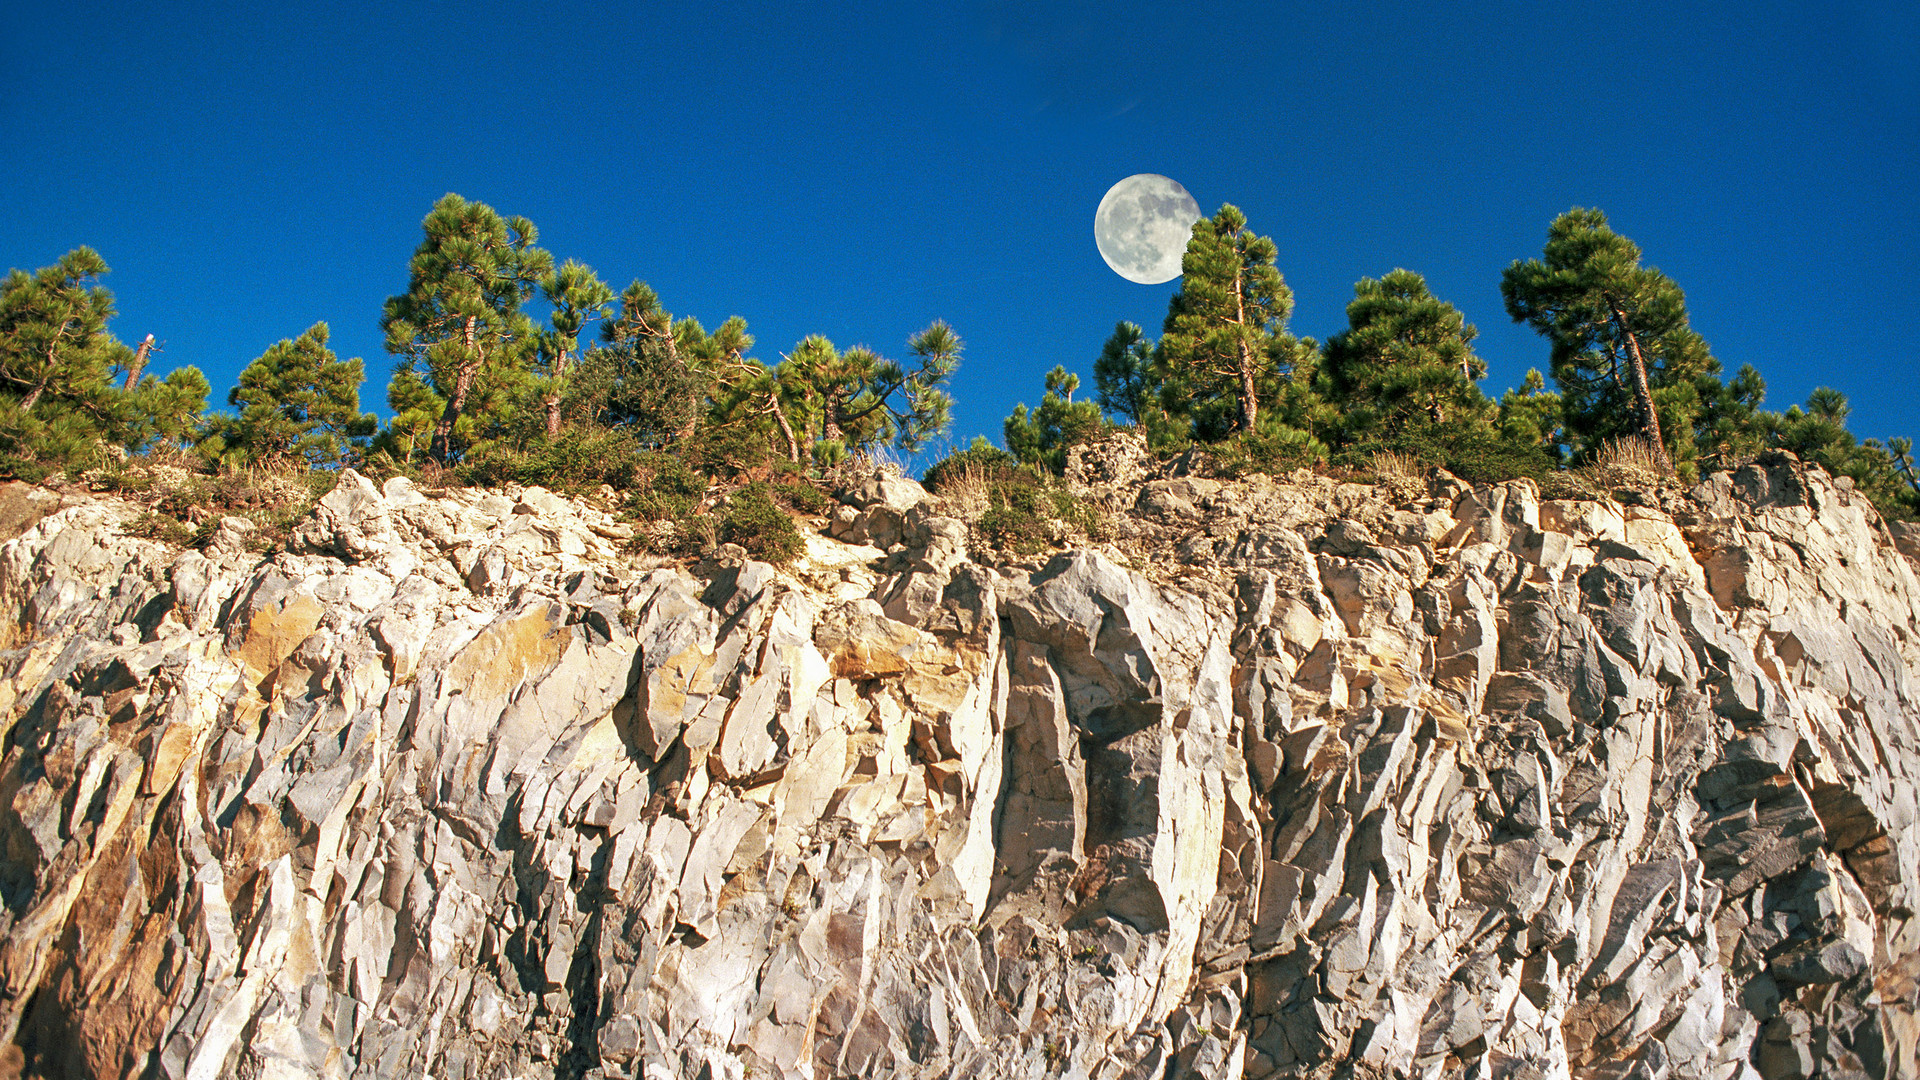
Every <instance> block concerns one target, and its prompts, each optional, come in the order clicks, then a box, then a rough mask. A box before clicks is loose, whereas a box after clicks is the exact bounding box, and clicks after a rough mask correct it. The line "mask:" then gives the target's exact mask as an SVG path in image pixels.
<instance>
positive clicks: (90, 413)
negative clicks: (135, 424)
mask: <svg viewBox="0 0 1920 1080" xmlns="http://www.w3.org/2000/svg"><path fill="white" fill-rule="evenodd" d="M107 272H108V271H107V264H106V262H105V261H104V260H103V259H101V258H100V256H99V254H98V253H97V252H95V251H94V250H93V249H92V248H88V247H79V248H75V249H73V250H72V251H70V252H68V253H67V254H66V255H64V256H62V257H61V258H60V261H59V262H57V263H55V264H54V265H52V266H47V267H42V268H41V269H39V270H37V271H35V272H34V273H32V274H28V273H27V272H26V271H24V270H13V271H10V272H9V273H8V274H7V276H6V279H5V281H4V282H0V466H4V467H6V468H7V469H8V471H11V472H14V473H15V474H32V473H35V472H38V473H40V475H45V473H46V472H48V471H52V470H53V469H58V468H60V467H63V466H73V467H80V468H85V467H87V466H89V465H91V464H93V463H95V462H96V461H98V460H99V456H100V451H101V445H102V442H103V440H106V439H110V438H114V437H116V436H120V435H122V434H123V433H124V432H125V429H126V427H127V420H128V417H127V415H126V407H125V403H124V402H123V401H122V399H121V395H120V394H119V393H118V392H117V391H116V389H115V388H114V387H113V386H112V383H111V373H112V369H113V368H114V367H115V366H116V365H120V366H124V365H125V364H127V363H128V362H129V361H130V360H131V358H132V356H133V353H132V350H130V349H128V348H127V347H126V346H125V345H122V344H121V343H120V342H119V341H117V340H115V339H114V337H113V335H112V334H110V333H108V332H107V320H108V319H110V318H112V317H113V314H114V310H113V294H112V293H110V292H108V291H107V289H106V288H105V287H103V286H101V285H99V284H97V283H98V281H99V280H100V278H101V277H102V276H104V275H105V274H106V273H107ZM36 465H37V466H39V468H36V467H35V466H36Z"/></svg>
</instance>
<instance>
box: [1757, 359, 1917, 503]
mask: <svg viewBox="0 0 1920 1080" xmlns="http://www.w3.org/2000/svg"><path fill="white" fill-rule="evenodd" d="M1850 412H1852V406H1851V405H1850V404H1849V403H1848V402H1847V397H1846V395H1845V394H1842V393H1841V392H1840V391H1838V390H1835V389H1833V388H1832V387H1830V386H1822V387H1819V388H1818V389H1816V390H1814V392H1813V393H1812V394H1810V395H1808V396H1807V403H1806V406H1805V407H1804V408H1803V407H1801V406H1799V405H1792V406H1788V408H1787V411H1786V412H1784V413H1767V412H1763V413H1758V414H1756V415H1755V418H1754V427H1755V428H1756V429H1757V430H1758V432H1759V433H1760V441H1762V442H1764V443H1765V444H1766V445H1768V446H1776V447H1779V448H1781V449H1783V450H1789V451H1792V452H1793V453H1794V454H1795V455H1797V456H1798V457H1799V458H1800V459H1801V460H1803V461H1810V462H1813V463H1814V464H1817V465H1819V466H1820V467H1821V468H1823V469H1825V470H1827V472H1829V473H1832V474H1833V475H1834V476H1844V477H1847V478H1848V479H1850V480H1852V481H1853V484H1854V487H1855V488H1856V489H1858V490H1859V491H1860V492H1861V493H1862V494H1864V495H1866V496H1867V498H1868V499H1870V500H1871V501H1872V502H1873V503H1874V505H1875V506H1876V507H1877V508H1878V509H1879V510H1880V511H1881V513H1882V514H1884V515H1886V516H1887V517H1891V518H1897V519H1906V518H1911V517H1913V516H1914V515H1915V514H1916V512H1920V487H1916V486H1915V485H1914V483H1913V478H1912V476H1911V474H1910V473H1906V472H1903V470H1902V469H1901V468H1900V460H1899V458H1897V457H1896V456H1895V454H1894V452H1893V451H1892V450H1891V449H1890V448H1889V447H1888V446H1886V445H1883V444H1881V443H1880V442H1878V441H1877V440H1873V439H1869V440H1867V441H1866V442H1865V443H1861V442H1858V441H1856V440H1855V438H1854V436H1853V433H1852V432H1850V431H1848V430H1847V415H1848V413H1850ZM1894 442H1897V443H1898V444H1899V451H1900V457H1904V458H1906V459H1907V460H1908V464H1909V467H1910V466H1911V450H1912V444H1911V442H1909V441H1908V440H1904V439H1902V440H1894Z"/></svg>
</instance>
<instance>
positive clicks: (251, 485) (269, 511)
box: [82, 455, 339, 552]
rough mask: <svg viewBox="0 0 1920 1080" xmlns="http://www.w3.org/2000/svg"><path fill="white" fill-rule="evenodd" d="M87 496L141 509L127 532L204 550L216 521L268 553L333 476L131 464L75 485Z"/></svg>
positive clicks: (142, 461) (293, 469)
mask: <svg viewBox="0 0 1920 1080" xmlns="http://www.w3.org/2000/svg"><path fill="white" fill-rule="evenodd" d="M82 480H83V482H84V483H85V484H86V485H87V486H88V487H89V488H91V489H92V490H95V491H100V492H104V493H106V494H111V495H118V496H120V497H121V498H124V499H126V500H128V501H129V502H133V503H137V504H140V505H143V506H144V507H146V512H145V513H144V514H142V515H140V516H139V517H138V518H135V519H134V520H133V521H132V522H131V523H129V524H128V526H127V532H128V533H129V534H131V535H134V536H142V537H145V538H147V539H149V540H159V541H161V542H163V543H169V544H176V545H179V546H181V547H196V548H197V547H204V546H205V545H206V544H207V543H208V541H210V540H212V539H213V536H214V534H215V533H217V532H218V531H219V528H220V521H221V519H222V518H227V517H236V518H240V519H242V520H244V521H246V522H247V523H248V524H249V525H250V526H252V527H251V528H250V529H248V530H246V538H247V547H248V549H249V550H252V551H259V552H267V551H274V550H277V549H278V548H280V547H281V546H283V545H285V543H286V542H287V538H288V536H289V535H291V533H292V531H293V527H294V525H296V524H297V523H299V521H300V520H301V519H302V518H304V517H306V516H307V515H308V514H310V513H312V512H313V505H314V503H316V502H318V501H320V498H321V497H322V496H324V495H325V494H326V493H327V492H329V491H332V490H333V486H334V484H335V483H336V482H337V481H338V480H339V474H338V473H334V472H330V471H319V470H312V469H307V468H304V467H301V466H298V465H293V464H286V465H277V466H276V465H251V466H242V467H231V466H230V467H224V468H218V469H211V470H209V469H207V468H206V467H205V466H203V465H201V464H200V462H199V459H197V458H192V457H187V456H184V455H182V456H180V457H178V458H175V459H167V458H164V457H148V458H134V459H130V460H127V461H116V462H112V463H109V464H108V465H107V466H106V467H104V468H101V469H96V470H93V471H92V472H89V473H86V474H85V475H84V476H83V477H82Z"/></svg>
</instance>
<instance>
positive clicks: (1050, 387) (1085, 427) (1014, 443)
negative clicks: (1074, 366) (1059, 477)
mask: <svg viewBox="0 0 1920 1080" xmlns="http://www.w3.org/2000/svg"><path fill="white" fill-rule="evenodd" d="M1079 387H1080V376H1078V375H1075V374H1073V373H1071V372H1069V371H1068V370H1067V369H1066V368H1065V367H1062V366H1059V365H1057V364H1056V365H1055V366H1054V369H1053V370H1052V371H1050V372H1048V373H1047V391H1046V395H1045V396H1044V397H1042V398H1041V399H1040V407H1039V408H1037V409H1034V410H1032V411H1031V412H1029V411H1028V409H1027V406H1026V403H1025V402H1022V403H1020V404H1019V405H1016V406H1014V408H1013V415H1012V416H1009V417H1007V419H1006V422H1005V423H1004V424H1003V425H1002V432H1003V434H1004V435H1005V436H1006V440H1007V449H1008V450H1009V451H1011V452H1012V453H1013V456H1014V457H1016V458H1018V459H1019V460H1020V461H1022V462H1023V463H1025V464H1028V465H1044V466H1046V467H1047V468H1048V469H1050V470H1052V471H1053V472H1056V473H1058V472H1061V471H1062V470H1064V469H1065V468H1066V464H1067V448H1068V447H1071V446H1074V445H1076V444H1078V443H1083V442H1086V441H1087V440H1088V439H1091V438H1093V437H1094V436H1095V435H1097V434H1099V432H1100V426H1101V425H1100V407H1099V406H1098V405H1096V404H1094V403H1093V402H1091V401H1075V400H1073V392H1074V391H1075V390H1077V389H1079Z"/></svg>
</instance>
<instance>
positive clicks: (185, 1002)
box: [0, 455, 1920, 1080]
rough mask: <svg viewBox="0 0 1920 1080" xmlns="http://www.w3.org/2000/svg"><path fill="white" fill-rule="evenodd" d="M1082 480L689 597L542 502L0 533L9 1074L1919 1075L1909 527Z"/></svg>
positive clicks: (1917, 763) (354, 489) (724, 571)
mask: <svg viewBox="0 0 1920 1080" xmlns="http://www.w3.org/2000/svg"><path fill="white" fill-rule="evenodd" d="M1082 464H1084V463H1082ZM1121 482H1122V483H1124V484H1125V485H1126V486H1124V487H1112V486H1109V487H1105V488H1102V489H1098V490H1094V491H1091V492H1090V493H1089V498H1092V499H1095V500H1096V501H1104V502H1106V503H1107V504H1108V505H1109V506H1110V507H1112V508H1114V509H1115V510H1116V511H1119V516H1117V517H1116V520H1115V527H1114V529H1113V537H1114V540H1113V541H1112V542H1111V544H1110V545H1109V546H1107V547H1105V548H1103V549H1101V550H1071V551H1063V552H1061V553H1059V554H1056V555H1054V556H1053V557H1051V558H1050V559H1046V560H1044V561H1029V562H1026V563H1021V562H1017V561H1009V560H1002V559H997V558H994V557H992V553H991V552H986V551H982V550H979V548H978V546H977V545H974V547H973V549H972V550H970V546H969V532H968V529H967V527H966V526H965V524H964V523H963V522H961V521H960V520H957V519H955V518H953V517H949V516H945V515H946V514H947V513H948V511H947V510H946V509H945V508H944V507H943V505H942V504H941V503H940V502H939V501H938V500H929V499H927V498H926V496H925V495H924V493H923V492H921V491H920V490H919V488H918V485H915V484H912V483H911V482H909V481H902V480H899V479H897V478H889V477H885V476H880V477H874V478H871V479H870V480H868V481H867V482H865V483H863V484H860V485H856V486H855V487H854V488H853V489H852V490H850V491H849V492H848V493H847V496H846V499H845V503H846V505H845V506H843V507H842V508H841V509H840V510H839V511H838V513H837V515H836V516H835V518H834V519H833V523H832V528H831V531H832V532H833V534H834V535H835V536H837V537H839V538H840V539H829V538H827V537H820V536H816V537H812V538H810V539H809V548H808V552H807V554H806V556H805V557H804V558H803V559H802V560H801V561H800V563H798V564H797V565H796V566H795V567H794V568H792V569H790V570H776V569H774V568H772V567H770V566H767V565H764V564H760V563H755V562H750V561H744V560H740V559H726V558H722V559H721V560H720V561H719V563H718V564H709V565H707V566H705V567H704V568H702V570H701V572H700V573H698V574H696V573H693V572H690V571H689V570H687V569H684V568H680V567H677V566H661V565H655V564H653V563H644V562H640V561H636V560H634V559H633V558H631V557H627V556H623V555H622V554H621V553H620V541H621V540H622V539H623V538H624V537H625V535H626V534H627V529H626V527H625V526H623V525H621V524H619V523H617V522H615V521H614V520H612V519H611V518H609V517H608V516H606V515H605V514H603V513H601V512H599V511H597V510H595V509H592V508H591V507H589V506H586V505H583V504H580V503H576V502H573V501H570V500H566V499H562V498H558V497H556V496H554V495H551V494H549V493H546V492H544V491H540V490H538V489H529V490H526V491H517V492H514V493H511V494H499V493H485V492H474V491H450V492H446V493H442V494H434V495H429V494H426V493H423V492H420V491H417V490H415V489H414V488H412V487H411V486H410V485H409V484H407V483H406V482H405V481H404V480H395V481H392V482H390V483H389V484H387V485H386V487H385V488H384V490H377V489H375V488H374V486H373V485H372V484H370V483H369V482H367V481H366V480H364V479H362V478H360V477H359V476H356V475H354V474H352V473H347V474H345V475H344V476H343V478H342V481H341V483H340V485H339V487H338V489H337V490H335V491H334V493H333V494H331V495H329V496H328V497H327V498H326V499H325V500H323V502H322V504H321V506H320V507H319V509H318V510H317V511H316V512H315V514H314V515H313V516H312V517H311V518H310V519H308V520H307V521H306V522H304V523H303V524H302V525H301V526H300V527H299V529H298V530H297V532H296V535H295V537H294V541H293V543H292V545H291V551H290V552H289V553H286V554H280V555H276V556H274V557H272V558H263V557H262V556H259V555H256V554H251V553H249V552H247V550H246V548H245V544H244V542H243V537H242V536H241V535H240V534H239V532H238V531H237V528H238V523H235V525H234V526H233V527H230V528H226V529H223V530H222V531H221V532H219V533H217V534H216V535H215V536H214V538H213V541H212V542H211V543H210V544H209V545H208V546H207V547H206V549H205V550H204V551H179V550H175V549H171V548H168V547H165V546H163V545H160V544H156V543H153V542H149V541H145V540H140V539H135V538H132V537H129V536H127V535H126V533H125V531H124V528H125V526H126V524H127V523H128V521H129V520H130V519H131V518H132V517H133V516H134V514H135V509H134V508H132V507H130V506H126V505H123V504H120V503H117V502H115V501H114V500H112V499H105V498H103V499H81V500H78V501H77V502H73V503H72V504H71V505H65V506H59V507H57V508H55V507H53V506H50V505H43V503H44V502H45V500H44V499H42V500H41V502H40V503H31V504H30V503H29V502H28V501H24V500H26V499H27V497H26V496H25V495H23V494H20V493H19V492H17V491H16V492H15V493H14V494H13V496H11V497H10V504H9V505H10V506H11V503H13V502H18V503H20V506H18V507H13V508H12V509H8V510H7V511H6V513H5V515H4V516H5V517H6V519H7V520H8V521H9V522H12V523H13V526H12V527H13V529H16V530H24V531H23V532H20V533H19V535H18V536H17V537H15V538H14V539H12V540H11V541H9V542H8V543H6V544H5V545H4V547H0V596H3V597H4V602H5V603H6V604H7V606H8V610H10V611H12V612H14V613H16V614H15V618H14V619H13V620H12V621H11V622H10V623H9V624H8V625H7V626H6V627H5V629H4V637H5V640H4V644H5V645H6V646H7V647H6V649H5V650H4V651H3V652H0V731H3V732H4V736H5V737H4V748H5V759H4V766H3V768H0V842H3V843H4V845H5V847H4V860H0V1040H3V1041H4V1042H5V1044H6V1046H7V1049H6V1050H5V1053H4V1056H0V1072H6V1073H8V1074H12V1073H16V1072H17V1073H19V1074H20V1075H26V1076H45V1077H80V1076H87V1077H91V1076H115V1077H118V1076H148V1077H167V1078H175V1080H184V1078H192V1080H202V1078H211V1077H215V1076H241V1077H308V1076H312V1077H389V1076H419V1075H431V1076H433V1077H436V1078H450V1080H461V1078H492V1077H603V1076H604V1077H614V1076H636V1077H640V1076H644V1077H647V1078H684V1080H695V1078H701V1077H709V1078H741V1077H786V1078H797V1077H814V1078H825V1077H834V1076H898V1077H908V1076H914V1077H920V1076H925V1077H933V1076H941V1077H945V1076H953V1077H1000V1076H1004V1077H1015V1076H1019V1077H1028V1076H1032V1077H1039V1076H1082V1077H1160V1076H1168V1077H1184V1076H1205V1077H1242V1076H1245V1077H1256V1078H1257V1077H1268V1076H1286V1077H1335V1076H1343V1077H1361V1078H1373V1077H1412V1076H1422V1077H1437V1076H1477V1077H1492V1078H1514V1080H1520V1078H1536V1077H1538V1078H1546V1077H1582V1078H1601V1077H1607V1078H1613V1077H1618V1078H1626V1077H1636V1078H1649V1080H1657V1078H1662V1077H1675V1078H1680V1077H1714V1078H1735V1077H1751V1076H1755V1075H1757V1076H1760V1077H1765V1078H1769V1080H1772V1078H1783V1077H1811V1076H1830V1077H1852V1076H1861V1077H1868V1076H1887V1075H1892V1076H1913V1075H1916V1069H1917V1060H1920V1059H1917V1057H1916V1055H1920V1026H1916V1023H1915V1010H1916V995H1917V994H1920V981H1917V980H1920V961H1917V960H1916V955H1917V954H1920V928H1917V927H1916V925H1915V922H1914V912H1913V908H1914V887H1915V883H1916V881H1920V830H1916V828H1915V817H1916V809H1917V807H1916V795H1915V785H1914V779H1915V773H1916V771H1920V581H1917V580H1916V574H1915V566H1914V564H1913V563H1912V562H1911V561H1910V558H1911V557H1913V556H1915V555H1920V545H1916V544H1915V536H1914V534H1913V533H1912V532H1911V531H1909V530H1904V529H1902V527H1899V526H1893V527H1889V526H1887V525H1885V524H1883V523H1882V522H1881V521H1880V519H1879V518H1878V517H1877V515H1876V514H1875V513H1874V512H1873V510H1872V509H1871V508H1870V507H1869V506H1868V505H1867V503H1866V501H1865V500H1864V499H1861V498H1858V497H1856V496H1855V495H1853V494H1852V493H1851V492H1850V491H1849V490H1847V488H1846V487H1845V485H1844V483H1841V484H1836V483H1835V482H1834V481H1832V480H1830V479H1829V478H1828V477H1827V476H1826V475H1825V474H1823V473H1820V472H1818V471H1817V470H1810V469H1806V468H1803V467H1802V466H1801V465H1800V464H1799V463H1797V462H1795V461H1793V460H1792V459H1791V458H1789V457H1786V456H1784V455H1780V456H1774V457H1769V458H1765V459H1763V460H1762V461H1760V462H1758V463H1756V464H1754V465H1751V466H1748V467H1746V468H1744V469H1741V470H1740V471H1738V472H1737V473H1733V474H1719V475H1716V476H1714V477H1712V478H1710V479H1709V480H1708V481H1706V482H1705V483H1704V484H1702V485H1701V486H1700V487H1699V488H1697V489H1696V490H1695V491H1694V492H1693V493H1692V494H1691V495H1690V496H1687V497H1680V496H1670V497H1668V498H1667V499H1666V500H1665V501H1664V502H1661V501H1660V500H1653V499H1648V500H1642V501H1644V502H1648V503H1653V502H1660V505H1658V506H1654V505H1622V504H1620V503H1616V502H1610V501H1581V502H1573V501H1548V502H1542V501H1541V500H1540V499H1539V497H1538V495H1537V492H1536V490H1535V489H1534V487H1533V486H1532V485H1531V484H1530V483H1528V482H1525V481H1521V482H1515V483H1509V484H1503V485H1496V486H1490V487H1478V488H1467V487H1466V486H1465V485H1461V484H1459V483H1457V482H1455V481H1452V480H1450V479H1449V478H1446V477H1444V476H1442V477H1440V478H1438V479H1436V480H1435V481H1434V482H1433V483H1432V484H1430V485H1427V486H1425V487H1423V488H1421V489H1420V490H1418V491H1411V492H1409V491H1402V492H1400V493H1399V494H1398V495H1397V496H1396V495H1394V494H1392V493H1390V492H1389V491H1387V490H1385V489H1376V488H1371V487H1362V486H1357V485H1339V484H1335V483H1333V482H1331V481H1328V480H1325V479H1317V478H1310V477H1307V476H1305V475H1304V474H1302V475H1299V476H1297V477H1295V478H1293V479H1286V480H1277V481H1276V480H1268V479H1265V478H1255V479H1253V480H1249V481H1246V482H1241V483H1236V484H1225V485H1223V484H1218V483H1215V482H1211V481H1204V480H1198V479H1192V478H1180V479H1160V480H1150V481H1147V480H1145V478H1144V477H1133V478H1131V479H1125V480H1122V481H1121ZM43 515H44V516H43ZM1903 545H1904V547H1905V554H1903V552H1902V547H1903Z"/></svg>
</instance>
